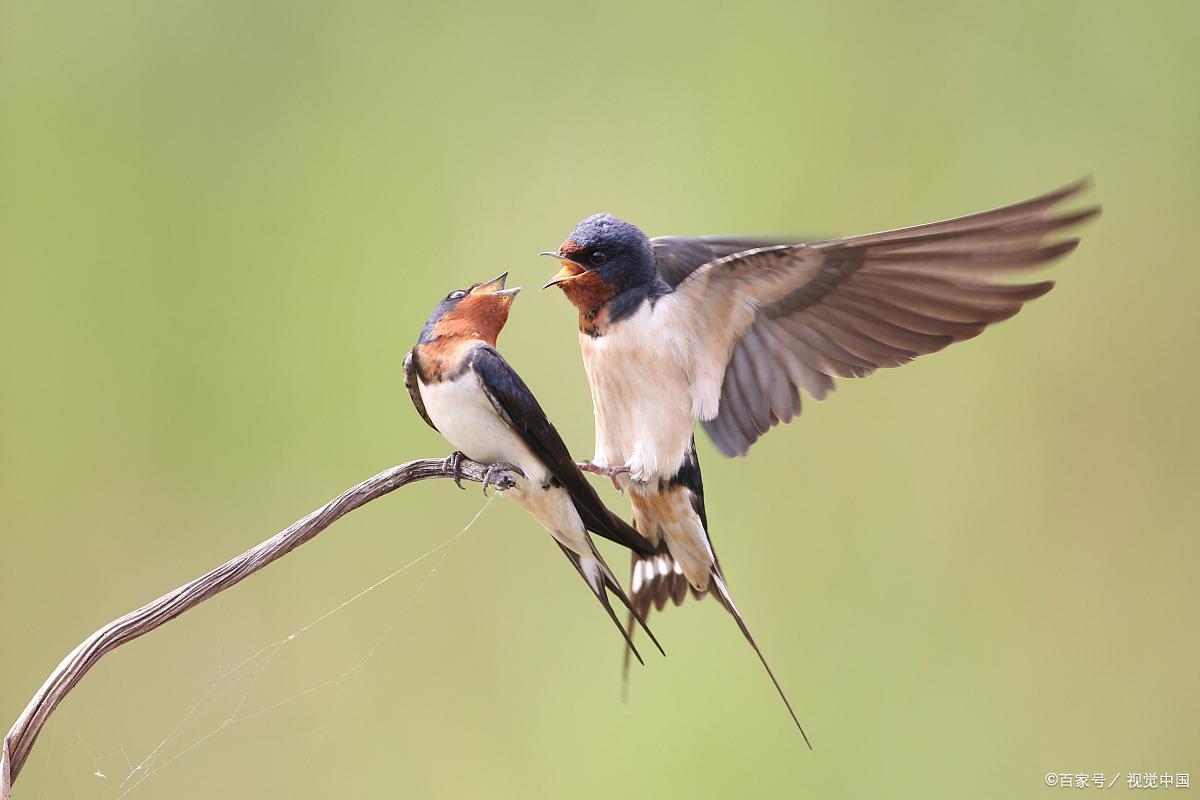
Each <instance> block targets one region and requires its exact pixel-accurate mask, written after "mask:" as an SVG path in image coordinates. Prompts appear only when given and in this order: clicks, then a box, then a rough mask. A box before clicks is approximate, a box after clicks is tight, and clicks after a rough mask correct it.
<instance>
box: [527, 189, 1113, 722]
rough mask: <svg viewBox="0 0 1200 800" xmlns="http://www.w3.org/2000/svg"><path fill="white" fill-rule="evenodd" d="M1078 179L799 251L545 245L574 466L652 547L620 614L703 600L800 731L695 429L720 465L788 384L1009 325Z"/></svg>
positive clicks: (621, 226)
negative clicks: (581, 398)
mask: <svg viewBox="0 0 1200 800" xmlns="http://www.w3.org/2000/svg"><path fill="white" fill-rule="evenodd" d="M1086 183H1087V182H1086V181H1081V182H1080V183H1077V184H1075V185H1072V186H1069V187H1066V188H1064V189H1061V190H1058V191H1055V192H1051V193H1049V194H1046V195H1043V196H1041V197H1036V198H1034V199H1031V200H1026V201H1024V202H1021V203H1016V204H1015V205H1010V206H1006V207H1003V208H998V209H994V210H992V211H985V212H982V213H978V214H974V215H971V216H966V217H960V218H957V219H951V220H946V221H944V222H935V223H931V224H927V225H920V226H917V227H913V228H904V229H900V230H892V231H886V232H883V233H874V234H867V235H864V236H853V237H849V238H844V239H834V240H828V241H819V242H809V243H796V241H795V240H793V241H791V242H789V241H778V240H776V241H766V240H759V239H752V238H746V237H736V236H735V237H701V238H684V237H675V236H667V237H659V238H654V239H651V238H648V237H647V236H646V234H644V233H643V232H642V231H641V230H639V229H638V228H637V227H635V226H633V225H631V224H629V223H627V222H623V221H621V220H619V219H616V218H615V217H612V216H610V215H608V214H598V215H595V216H591V217H588V218H587V219H585V220H583V221H582V222H580V223H579V225H577V226H576V227H575V229H574V231H572V233H571V235H570V237H569V238H568V239H567V240H566V241H565V242H564V243H563V244H562V246H561V247H560V248H559V249H558V250H556V251H554V252H550V253H543V254H542V255H550V256H553V257H555V258H557V259H559V261H560V262H561V263H562V270H561V271H560V272H559V273H558V274H557V275H555V276H554V277H552V278H551V279H550V280H549V281H548V282H547V283H546V285H545V286H543V287H542V288H543V289H544V288H547V287H549V286H558V287H559V288H560V289H561V290H562V292H563V294H565V295H566V297H567V299H568V300H570V301H571V303H573V304H574V305H575V306H576V308H577V309H578V311H579V342H580V346H581V349H582V351H583V362H584V367H585V369H586V371H587V376H588V382H589V383H590V385H591V393H592V401H593V403H594V405H595V417H596V454H595V457H594V458H593V460H592V463H591V464H590V465H584V466H585V467H586V468H588V469H590V470H592V471H595V472H599V473H601V474H607V475H609V476H610V477H612V478H613V480H614V483H617V484H618V485H619V486H620V487H621V488H627V489H629V491H630V499H631V502H632V505H633V515H634V525H635V527H636V528H637V529H638V530H639V531H640V532H641V533H642V535H644V536H645V537H646V538H647V539H649V540H650V542H651V543H652V544H653V545H654V546H655V548H656V551H657V552H656V553H655V554H654V555H649V556H647V555H645V554H642V553H635V554H634V556H633V565H632V576H631V581H630V592H631V595H632V597H633V606H634V609H635V610H636V611H638V612H639V613H641V614H643V615H648V614H649V610H650V606H651V604H653V605H654V606H655V607H656V608H657V609H659V610H661V609H662V608H663V607H664V605H665V603H666V601H667V599H668V598H670V599H672V600H673V601H674V603H675V604H676V605H679V604H681V603H682V602H683V600H684V598H685V597H686V596H687V594H688V593H689V590H690V592H691V593H692V594H694V595H696V596H697V597H700V596H703V595H704V594H706V593H712V594H713V595H714V596H715V597H716V599H717V600H718V601H719V602H720V603H721V604H722V605H723V606H724V607H725V608H726V609H727V610H728V611H729V613H730V614H732V615H733V618H734V619H735V620H736V622H737V624H738V627H739V628H740V629H741V631H742V634H743V635H744V636H745V638H746V640H747V641H748V642H749V643H750V645H751V646H752V647H753V648H754V650H755V652H756V653H757V654H758V657H759V659H760V660H761V661H762V664H763V666H764V667H766V670H767V673H768V674H769V675H770V676H771V679H772V681H773V682H774V683H775V687H776V689H777V690H778V691H779V694H780V697H782V698H783V701H784V703H785V704H786V705H787V707H788V711H789V712H791V714H792V719H793V720H795V721H796V725H797V727H799V725H800V723H799V720H798V719H797V718H796V714H795V712H794V711H792V707H791V704H790V703H789V702H788V700H787V698H786V696H784V694H783V690H782V689H781V688H780V687H779V682H778V681H776V680H775V676H774V674H773V673H772V672H771V668H770V666H768V665H767V662H766V659H765V658H764V657H763V654H762V651H761V650H760V649H759V648H758V646H757V645H756V644H755V642H754V638H753V637H752V636H751V635H750V631H749V629H748V628H747V627H746V623H745V621H744V620H743V618H742V616H741V615H740V614H739V613H738V611H737V608H736V607H735V606H734V604H733V599H732V598H731V597H730V594H729V590H728V587H727V585H726V582H725V578H724V575H723V573H722V571H721V567H720V564H719V562H718V561H717V557H716V555H715V553H714V552H713V548H712V541H711V539H710V538H709V535H708V523H707V517H706V515H705V510H704V489H703V483H702V480H701V476H700V465H699V461H698V460H697V457H696V448H695V439H694V436H693V433H694V428H695V423H696V422H697V421H699V422H701V423H702V424H703V426H704V428H705V430H706V431H707V432H708V434H709V436H710V437H711V438H712V440H713V443H714V444H715V445H716V446H717V449H718V450H720V451H721V452H722V453H723V454H724V455H726V456H741V455H744V454H745V453H746V452H747V451H748V450H749V448H750V446H751V445H752V444H754V442H755V441H757V440H758V438H759V437H761V436H762V435H763V434H764V433H766V432H767V431H768V430H770V429H771V428H772V427H773V426H774V425H776V424H778V423H780V422H788V421H789V420H791V419H792V418H793V417H795V416H796V415H797V414H799V413H800V390H804V392H806V393H807V394H808V395H810V396H811V397H812V398H814V399H816V400H822V399H824V398H825V396H826V395H827V394H829V392H831V391H832V390H833V388H834V378H856V377H863V376H865V375H869V374H870V373H871V372H873V371H874V370H875V369H877V368H880V367H895V366H899V365H901V364H906V363H908V362H909V361H911V360H912V359H914V358H915V357H917V356H919V355H923V354H926V353H932V352H934V351H936V350H941V349H942V348H944V347H946V346H947V345H949V344H950V343H952V342H958V341H963V340H964V339H970V338H972V337H974V336H976V335H978V334H979V333H981V332H982V331H983V329H984V328H986V327H987V326H988V325H989V324H991V323H994V322H999V321H1000V320H1004V319H1007V318H1009V317H1011V316H1013V315H1014V314H1016V313H1017V311H1019V310H1020V309H1021V306H1022V305H1023V304H1024V303H1025V302H1027V301H1029V300H1032V299H1034V298H1036V297H1040V296H1041V295H1043V294H1045V293H1046V292H1048V291H1049V290H1050V288H1051V286H1052V285H1053V284H1052V283H1051V282H1050V281H1043V282H1039V283H1028V284H1009V283H999V282H996V279H999V278H1007V277H1009V276H1012V275H1016V274H1019V273H1021V272H1022V271H1023V270H1027V269H1030V268H1033V267H1038V266H1041V265H1044V264H1046V263H1047V262H1050V261H1052V260H1054V259H1056V258H1059V257H1061V256H1064V255H1066V254H1067V253H1069V252H1070V251H1072V250H1073V249H1074V248H1075V246H1076V245H1077V244H1078V241H1079V240H1078V239H1075V238H1067V239H1060V240H1058V241H1051V238H1052V237H1054V236H1055V235H1056V234H1063V233H1065V232H1066V231H1067V230H1068V229H1069V228H1071V227H1072V226H1074V225H1077V224H1078V223H1081V222H1083V221H1085V220H1087V219H1089V218H1091V217H1093V216H1094V215H1095V214H1096V213H1098V211H1099V209H1098V208H1089V209H1083V210H1080V211H1076V212H1068V213H1060V212H1058V211H1057V209H1058V208H1059V206H1061V204H1062V203H1063V202H1064V201H1065V200H1067V199H1069V198H1071V197H1073V196H1075V195H1076V194H1077V193H1078V192H1079V191H1081V190H1082V189H1083V188H1084V186H1085V185H1086ZM631 630H632V629H631ZM626 663H627V664H628V661H627V662H626ZM801 732H803V729H801ZM805 740H806V741H807V736H806V737H805Z"/></svg>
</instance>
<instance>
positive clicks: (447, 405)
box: [418, 370, 592, 557]
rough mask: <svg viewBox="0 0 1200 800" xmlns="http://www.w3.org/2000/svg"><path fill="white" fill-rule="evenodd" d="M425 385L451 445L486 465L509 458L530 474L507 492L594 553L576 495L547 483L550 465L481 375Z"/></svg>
mask: <svg viewBox="0 0 1200 800" xmlns="http://www.w3.org/2000/svg"><path fill="white" fill-rule="evenodd" d="M418 381H419V379H418ZM420 389H421V399H422V401H424V403H425V411H426V413H428V414H429V418H430V419H431V420H433V424H434V425H436V426H437V429H438V431H440V432H441V434H442V435H443V436H445V437H446V439H447V440H448V441H449V442H450V444H451V445H453V446H454V447H455V448H457V449H458V450H461V451H462V452H463V453H464V454H465V455H466V456H467V457H468V458H470V459H471V460H473V461H478V462H480V463H481V464H494V463H496V462H498V461H507V462H508V463H510V464H514V465H516V466H518V467H520V468H521V471H522V472H524V473H525V478H524V479H518V481H517V485H516V486H515V487H513V488H512V489H510V490H509V491H507V492H505V493H504V496H505V497H508V498H509V499H511V500H513V501H514V502H516V503H517V504H518V505H519V506H521V507H522V508H524V509H525V510H526V511H528V512H529V513H530V514H532V515H533V516H534V518H535V519H537V521H538V522H539V523H541V525H542V527H543V528H545V529H546V530H547V531H548V532H549V533H550V534H551V535H552V536H553V537H554V538H555V539H557V540H558V541H560V542H562V544H564V545H565V546H567V547H569V548H570V549H571V550H573V551H574V552H576V553H578V554H579V555H581V556H585V557H591V555H592V548H591V544H590V542H589V541H588V539H587V533H586V531H585V530H584V527H583V521H582V520H581V519H580V518H579V512H578V511H576V510H575V504H574V503H573V502H572V501H571V496H570V494H568V493H567V491H566V490H565V489H563V488H561V487H559V486H557V485H551V484H550V483H549V482H548V481H547V478H548V477H549V472H548V470H547V469H546V467H545V465H544V464H543V463H542V461H541V459H539V458H538V457H537V456H535V455H534V454H533V452H532V451H531V450H530V449H529V447H528V446H527V445H526V444H525V442H523V441H521V438H520V437H519V436H517V434H515V433H513V431H512V429H511V428H509V427H508V424H507V423H506V422H505V421H504V420H503V419H501V418H500V415H499V414H498V413H497V412H496V409H495V408H494V407H493V406H492V403H491V401H490V400H489V399H488V397H487V395H486V394H485V393H484V390H483V387H482V386H481V385H480V384H479V379H478V378H477V377H476V375H475V373H473V372H471V371H470V370H467V371H465V372H464V373H463V374H462V375H460V376H458V377H457V378H455V379H454V380H450V381H443V382H442V383H435V384H425V383H423V382H421V383H420Z"/></svg>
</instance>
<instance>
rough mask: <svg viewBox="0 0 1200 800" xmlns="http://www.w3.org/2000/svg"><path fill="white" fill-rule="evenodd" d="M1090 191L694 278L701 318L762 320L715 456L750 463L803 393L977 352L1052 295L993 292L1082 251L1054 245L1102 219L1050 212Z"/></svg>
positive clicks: (744, 257)
mask: <svg viewBox="0 0 1200 800" xmlns="http://www.w3.org/2000/svg"><path fill="white" fill-rule="evenodd" d="M1086 185H1087V183H1086V181H1084V182H1080V183H1077V184H1074V185H1072V186H1068V187H1066V188H1063V189H1060V190H1058V191H1055V192H1051V193H1049V194H1046V195H1043V196H1041V197H1036V198H1033V199H1031V200H1026V201H1024V202H1022V203H1016V204H1014V205H1010V206H1005V207H1003V208H998V209H994V210H992V211H985V212H982V213H979V214H973V215H970V216H966V217H959V218H957V219H951V220H946V221H943V222H935V223H930V224H928V225H919V226H916V227H913V228H903V229H900V230H893V231H885V232H882V233H873V234H867V235H865V236H854V237H850V238H846V239H834V240H830V241H824V242H814V243H810V244H801V245H784V246H778V245H776V246H767V247H763V248H759V249H756V250H750V251H745V252H736V253H733V254H730V255H726V256H723V257H719V258H717V259H716V260H714V261H712V262H710V263H708V264H705V265H703V266H701V267H692V268H691V269H690V270H689V271H688V272H687V274H686V276H685V278H684V279H681V280H680V282H679V285H678V287H677V291H678V292H682V293H688V292H691V293H693V294H696V295H703V297H699V296H697V297H695V298H694V299H695V301H696V302H697V304H698V305H700V306H703V305H704V304H705V299H711V298H716V297H722V296H725V295H726V294H729V295H732V296H734V297H736V299H737V301H738V302H741V303H750V304H752V305H753V306H754V307H755V308H756V309H757V310H756V312H755V313H754V315H753V318H752V319H750V320H748V323H749V324H743V326H742V327H741V329H740V330H734V331H733V332H732V339H731V341H730V342H729V349H728V350H726V351H724V352H726V353H727V358H728V362H727V367H726V370H725V377H724V382H723V383H722V385H721V390H720V404H719V406H718V409H717V415H716V417H714V418H713V419H711V420H706V421H704V427H705V429H706V430H707V431H708V433H709V436H710V437H711V438H712V439H713V442H714V443H715V444H716V445H717V448H718V449H719V450H721V452H722V453H724V454H725V455H727V456H740V455H744V454H745V453H746V451H747V450H749V449H750V446H751V445H752V444H754V442H755V441H757V440H758V438H759V437H761V436H762V435H763V433H765V432H766V431H767V430H768V429H770V428H771V427H772V426H774V425H776V424H777V423H779V422H787V421H788V420H790V419H792V418H793V417H794V416H796V415H797V414H799V413H800V398H799V394H798V393H796V392H795V390H796V389H803V390H804V391H805V392H806V393H807V394H809V395H811V396H812V397H815V398H816V399H818V400H819V399H822V398H823V397H824V396H825V395H826V394H827V393H828V392H830V391H832V390H833V388H834V385H833V378H835V377H838V378H846V377H861V376H863V375H869V374H870V373H871V372H873V371H874V370H875V369H877V368H880V367H895V366H899V365H901V364H906V363H908V362H909V361H911V360H912V359H913V358H915V357H917V356H919V355H924V354H926V353H933V352H936V351H938V350H941V349H942V348H944V347H946V346H947V345H949V344H951V343H953V342H960V341H963V340H965V339H970V338H972V337H974V336H977V335H979V334H980V333H981V332H983V330H984V329H985V328H986V327H987V326H988V325H990V324H992V323H994V322H999V321H1001V320H1004V319H1008V318H1009V317H1011V316H1013V315H1014V314H1016V313H1017V312H1018V311H1019V310H1020V309H1021V306H1022V305H1023V304H1024V303H1026V302H1028V301H1029V300H1032V299H1034V298H1037V297H1040V296H1042V295H1043V294H1045V293H1046V292H1048V291H1049V290H1050V289H1051V287H1052V286H1053V283H1051V282H1050V281H1042V282H1037V283H1028V284H1006V283H997V282H995V281H996V279H1002V278H1005V277H1008V276H1010V275H1014V274H1018V273H1020V272H1021V271H1023V270H1028V269H1032V268H1034V267H1039V266H1042V265H1044V264H1046V263H1048V262H1050V261H1052V260H1054V259H1056V258H1059V257H1061V256H1063V255H1066V254H1067V253H1069V252H1071V251H1072V250H1073V249H1074V248H1075V246H1076V245H1077V244H1078V243H1079V239H1078V238H1067V239H1065V240H1061V241H1053V242H1048V241H1047V239H1048V238H1049V237H1053V236H1054V235H1055V234H1063V233H1066V232H1067V230H1068V229H1069V228H1071V227H1072V226H1075V225H1077V224H1079V223H1081V222H1084V221H1086V220H1088V219H1090V218H1091V217H1094V216H1095V215H1096V214H1098V213H1099V210H1100V209H1099V208H1087V209H1082V210H1079V211H1074V212H1070V213H1065V214H1058V213H1056V212H1055V211H1054V209H1055V207H1056V206H1058V205H1060V204H1061V203H1062V202H1063V201H1064V200H1067V199H1068V198H1070V197H1072V196H1074V195H1075V194H1077V193H1078V192H1079V191H1081V190H1082V189H1083V188H1084V187H1085V186H1086ZM680 247H682V245H680ZM680 252H681V253H682V252H684V251H683V250H681V251H680ZM686 253H687V254H690V255H692V256H695V255H697V254H699V253H700V249H699V248H698V247H697V246H695V245H692V246H690V248H689V249H688V250H687V251H686ZM681 258H682V256H681ZM670 268H671V269H675V268H676V267H675V266H671V267H670ZM717 357H719V356H717Z"/></svg>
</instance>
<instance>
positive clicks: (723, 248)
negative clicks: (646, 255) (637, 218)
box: [650, 236, 805, 288]
mask: <svg viewBox="0 0 1200 800" xmlns="http://www.w3.org/2000/svg"><path fill="white" fill-rule="evenodd" d="M804 240H805V237H802V236H795V237H781V238H766V237H761V238H755V237H750V236H655V237H654V238H653V239H651V240H650V244H651V246H653V247H654V260H655V261H656V262H657V264H658V272H659V274H660V275H662V278H663V280H664V281H666V282H667V283H668V284H669V285H670V286H671V288H675V287H676V286H678V285H679V284H680V283H682V282H683V279H684V278H686V277H687V276H688V275H691V274H692V273H693V272H695V271H696V270H697V269H699V268H700V267H702V266H704V265H705V264H707V263H708V262H710V261H716V260H717V259H718V258H725V257H726V256H731V255H733V254H734V253H741V252H744V251H746V250H755V249H758V248H761V247H774V246H776V245H781V244H794V243H796V242H802V241H804Z"/></svg>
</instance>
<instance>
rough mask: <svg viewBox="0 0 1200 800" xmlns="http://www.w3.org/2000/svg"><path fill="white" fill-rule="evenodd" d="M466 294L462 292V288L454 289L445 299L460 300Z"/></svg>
mask: <svg viewBox="0 0 1200 800" xmlns="http://www.w3.org/2000/svg"><path fill="white" fill-rule="evenodd" d="M466 296H467V293H466V292H464V291H463V290H462V289H455V290H454V291H453V292H451V293H450V294H449V295H447V297H446V299H447V300H461V299H462V298H464V297H466Z"/></svg>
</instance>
